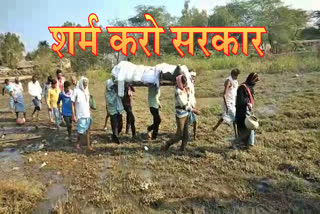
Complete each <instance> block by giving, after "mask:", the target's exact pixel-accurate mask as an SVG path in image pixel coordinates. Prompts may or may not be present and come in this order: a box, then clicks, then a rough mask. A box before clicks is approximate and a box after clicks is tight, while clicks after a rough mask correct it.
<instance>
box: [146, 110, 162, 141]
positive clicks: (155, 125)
mask: <svg viewBox="0 0 320 214" xmlns="http://www.w3.org/2000/svg"><path fill="white" fill-rule="evenodd" d="M150 112H151V114H152V116H153V124H152V125H151V126H149V127H148V132H150V131H152V139H156V138H157V136H158V132H159V125H160V123H161V118H160V114H159V109H158V108H153V107H150Z"/></svg>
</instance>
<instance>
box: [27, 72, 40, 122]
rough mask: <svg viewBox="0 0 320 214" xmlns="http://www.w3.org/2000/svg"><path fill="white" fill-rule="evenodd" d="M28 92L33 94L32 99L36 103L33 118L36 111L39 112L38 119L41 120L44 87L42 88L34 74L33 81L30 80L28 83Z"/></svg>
mask: <svg viewBox="0 0 320 214" xmlns="http://www.w3.org/2000/svg"><path fill="white" fill-rule="evenodd" d="M28 92H29V94H30V95H31V100H32V103H33V105H34V110H33V113H32V118H34V115H35V113H37V119H38V120H39V112H40V110H41V94H42V88H41V86H40V84H39V82H38V80H37V78H36V76H32V81H30V82H29V83H28Z"/></svg>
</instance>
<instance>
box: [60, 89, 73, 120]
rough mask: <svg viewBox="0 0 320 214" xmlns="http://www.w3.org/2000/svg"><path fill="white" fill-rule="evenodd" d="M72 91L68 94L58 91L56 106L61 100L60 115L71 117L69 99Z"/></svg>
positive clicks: (70, 102)
mask: <svg viewBox="0 0 320 214" xmlns="http://www.w3.org/2000/svg"><path fill="white" fill-rule="evenodd" d="M71 95H72V92H70V96H67V95H65V94H64V92H60V94H59V98H58V103H57V104H58V106H59V105H60V102H61V101H62V115H63V116H66V117H72V101H71Z"/></svg>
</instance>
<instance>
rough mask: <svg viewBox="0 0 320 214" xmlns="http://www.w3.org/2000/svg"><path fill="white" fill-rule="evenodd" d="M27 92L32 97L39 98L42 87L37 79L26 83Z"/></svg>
mask: <svg viewBox="0 0 320 214" xmlns="http://www.w3.org/2000/svg"><path fill="white" fill-rule="evenodd" d="M28 92H29V94H30V95H31V96H32V97H37V98H38V99H39V100H41V94H42V88H41V86H40V84H39V82H38V81H36V82H35V83H33V82H32V81H31V82H29V83H28Z"/></svg>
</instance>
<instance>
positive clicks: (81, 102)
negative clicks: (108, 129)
mask: <svg viewBox="0 0 320 214" xmlns="http://www.w3.org/2000/svg"><path fill="white" fill-rule="evenodd" d="M89 100H90V95H89V96H88V95H86V94H85V93H84V91H82V90H81V89H80V88H75V89H74V91H73V95H72V97H71V101H72V102H74V105H75V109H76V115H77V118H78V119H80V118H89V117H90V104H89Z"/></svg>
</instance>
